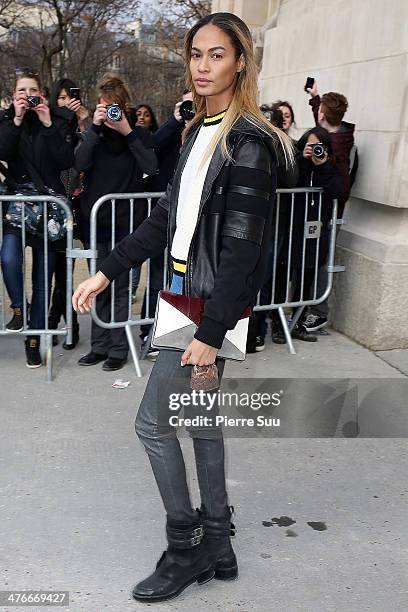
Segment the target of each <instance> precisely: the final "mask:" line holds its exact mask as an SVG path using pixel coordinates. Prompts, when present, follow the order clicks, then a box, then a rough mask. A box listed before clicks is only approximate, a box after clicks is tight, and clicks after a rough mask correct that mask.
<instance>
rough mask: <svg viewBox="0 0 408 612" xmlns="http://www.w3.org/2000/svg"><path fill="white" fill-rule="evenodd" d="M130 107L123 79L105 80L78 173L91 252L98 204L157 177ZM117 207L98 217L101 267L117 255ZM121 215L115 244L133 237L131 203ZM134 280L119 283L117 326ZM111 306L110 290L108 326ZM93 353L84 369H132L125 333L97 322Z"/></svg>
mask: <svg viewBox="0 0 408 612" xmlns="http://www.w3.org/2000/svg"><path fill="white" fill-rule="evenodd" d="M129 102H130V96H129V92H128V89H127V87H126V85H125V84H124V82H123V81H122V79H120V78H119V77H117V76H115V75H110V74H107V75H105V76H104V77H103V78H102V80H101V82H100V84H99V86H98V104H97V107H96V110H95V113H94V116H93V124H92V127H91V129H90V130H88V131H87V132H85V134H84V137H83V141H82V142H81V143H80V145H79V147H78V149H77V151H76V155H75V157H76V168H77V170H78V171H79V172H83V173H84V179H83V191H82V193H81V198H80V211H81V216H80V231H81V236H82V240H83V242H84V245H85V248H86V249H88V248H89V246H90V215H91V210H92V206H93V205H94V203H95V202H96V201H97V200H98V198H100V197H101V196H103V195H105V194H107V193H133V192H137V191H143V189H144V185H143V181H142V176H143V173H145V174H149V175H151V174H154V172H155V171H156V167H157V159H156V155H155V153H154V150H153V140H152V137H151V135H150V134H149V132H148V131H147V130H145V129H144V128H141V127H138V126H136V125H134V124H133V121H132V119H131V116H130V113H129ZM138 204H139V206H138ZM111 206H112V205H111V203H110V202H109V203H108V202H106V203H105V204H103V205H102V207H101V208H100V210H99V213H98V223H97V250H98V262H97V266H99V264H100V262H101V261H102V260H103V259H105V258H106V257H107V256H108V255H109V253H110V251H111V249H112V244H111V214H112V213H111ZM115 215H116V216H115V227H116V235H115V240H116V241H119V240H121V239H122V238H124V237H125V236H126V235H127V234H129V231H130V202H129V200H118V201H117V202H116V212H115ZM144 218H145V205H144V204H142V205H140V203H139V202H138V201H135V206H134V216H133V228H134V229H135V228H136V227H138V225H139V224H140V223H141V222H142V221H143V219H144ZM128 280H129V276H128V274H127V273H125V274H121V275H120V276H119V278H118V279H117V281H116V291H115V320H116V321H124V320H126V319H127V316H128V302H127V298H128ZM110 304H111V298H110V290H108V291H105V292H104V293H102V294H101V295H100V296H99V297H98V299H97V300H96V310H97V313H98V316H99V318H101V319H102V320H103V321H109V320H110V316H111V315H110V310H111V305H110ZM91 347H92V348H91V351H90V352H89V353H88V354H87V355H85V356H84V357H82V358H81V359H80V360H79V362H78V363H79V364H80V365H83V366H91V365H96V364H98V363H100V362H101V361H104V362H105V363H104V364H103V369H104V370H106V371H113V370H118V369H120V368H122V367H123V365H124V364H125V363H126V360H127V353H128V344H127V340H126V333H125V330H124V329H123V328H118V329H104V328H102V327H99V326H98V325H97V324H96V323H95V322H92V332H91Z"/></svg>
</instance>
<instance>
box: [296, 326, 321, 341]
mask: <svg viewBox="0 0 408 612" xmlns="http://www.w3.org/2000/svg"><path fill="white" fill-rule="evenodd" d="M291 336H292V338H294V339H295V340H303V341H304V342H317V338H316V336H313V335H312V334H311V333H309V332H307V331H306V328H305V326H304V325H303V324H302V323H296V325H295V327H294V328H293V330H292V333H291Z"/></svg>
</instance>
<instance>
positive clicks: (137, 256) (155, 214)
mask: <svg viewBox="0 0 408 612" xmlns="http://www.w3.org/2000/svg"><path fill="white" fill-rule="evenodd" d="M171 187H172V183H171V182H170V183H169V184H168V185H167V190H166V193H165V194H164V196H162V197H161V198H160V199H159V201H158V202H157V204H156V206H155V207H154V208H153V210H152V212H151V214H150V216H149V217H147V219H145V220H144V221H143V223H141V224H140V225H139V226H138V227H137V229H136V230H135V231H134V232H133V233H132V234H129V236H126V238H124V239H123V240H121V241H120V242H119V243H118V244H117V245H116V247H115V248H114V249H113V251H112V253H111V254H110V255H109V257H107V258H106V259H105V260H104V261H103V262H102V264H101V266H100V268H99V269H100V271H101V272H102V273H103V274H104V275H105V276H106V277H107V278H108V279H109V280H110V281H112V280H114V279H115V278H116V277H118V276H119V275H120V274H121V273H122V272H125V271H127V270H130V268H134V267H136V266H140V265H141V264H142V263H143V262H144V261H146V259H149V258H150V257H156V256H157V255H160V254H161V253H163V252H164V249H165V248H166V246H167V225H168V217H169V202H170V192H171Z"/></svg>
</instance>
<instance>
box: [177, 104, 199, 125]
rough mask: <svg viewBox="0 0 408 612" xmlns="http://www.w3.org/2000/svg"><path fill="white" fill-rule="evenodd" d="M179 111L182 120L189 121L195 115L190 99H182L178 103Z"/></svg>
mask: <svg viewBox="0 0 408 612" xmlns="http://www.w3.org/2000/svg"><path fill="white" fill-rule="evenodd" d="M179 113H180V115H181V116H182V118H183V119H184V121H191V120H192V119H194V117H195V110H194V106H193V103H192V101H191V100H184V102H183V103H182V104H181V105H180V108H179Z"/></svg>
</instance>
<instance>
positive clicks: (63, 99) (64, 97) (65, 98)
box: [57, 89, 71, 107]
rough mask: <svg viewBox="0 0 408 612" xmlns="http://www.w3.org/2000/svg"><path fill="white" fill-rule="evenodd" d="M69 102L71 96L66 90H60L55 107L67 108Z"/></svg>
mask: <svg viewBox="0 0 408 612" xmlns="http://www.w3.org/2000/svg"><path fill="white" fill-rule="evenodd" d="M70 100H71V96H70V95H69V93H68V92H67V90H66V89H61V91H60V94H59V96H58V98H57V106H59V107H61V106H67V104H68V102H69V101H70Z"/></svg>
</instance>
